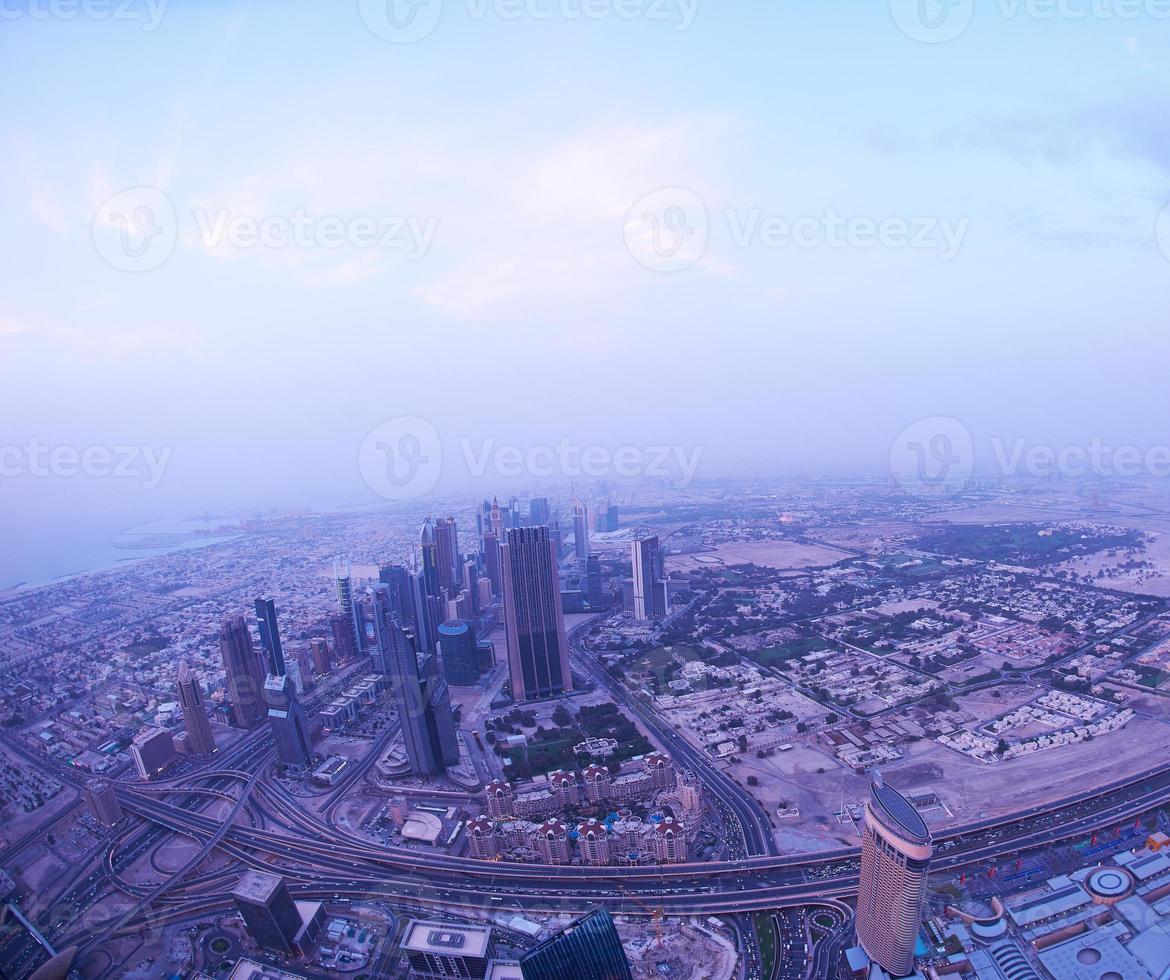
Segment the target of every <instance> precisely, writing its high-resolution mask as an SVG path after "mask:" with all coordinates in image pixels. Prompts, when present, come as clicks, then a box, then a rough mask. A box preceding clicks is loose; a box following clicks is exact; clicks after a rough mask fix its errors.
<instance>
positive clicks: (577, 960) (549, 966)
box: [520, 908, 634, 980]
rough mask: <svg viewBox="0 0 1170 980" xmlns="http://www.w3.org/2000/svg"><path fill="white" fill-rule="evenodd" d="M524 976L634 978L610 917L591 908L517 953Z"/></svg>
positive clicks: (546, 979) (536, 979)
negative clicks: (578, 917)
mask: <svg viewBox="0 0 1170 980" xmlns="http://www.w3.org/2000/svg"><path fill="white" fill-rule="evenodd" d="M520 972H521V973H522V974H523V976H524V980H633V976H634V975H633V973H632V972H631V970H630V961H629V960H628V959H627V958H626V951H625V950H624V949H622V941H621V938H620V937H619V936H618V934H617V929H616V928H615V926H614V924H613V919H612V918H610V915H609V913H608V912H607V911H606V910H605V909H601V908H599V909H594V910H593V911H592V912H590V913H589V914H588V915H584V916H582V917H581V918H580V919H577V921H576V922H572V923H570V924H569V925H567V926H565V928H564V929H562V930H561V931H560V932H558V933H557V934H556V935H555V936H551V937H550V938H548V939H546V940H545V941H544V942H542V943H540V944H539V945H537V946H534V947H533V948H532V949H530V950H529V951H528V952H527V953H525V954H524V955H523V956H521V957H520Z"/></svg>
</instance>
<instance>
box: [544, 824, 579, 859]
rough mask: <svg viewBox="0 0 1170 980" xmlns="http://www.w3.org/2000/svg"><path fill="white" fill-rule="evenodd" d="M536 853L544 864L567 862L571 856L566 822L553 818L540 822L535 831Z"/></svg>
mask: <svg viewBox="0 0 1170 980" xmlns="http://www.w3.org/2000/svg"><path fill="white" fill-rule="evenodd" d="M536 853H537V854H539V855H540V858H541V860H542V861H543V862H544V863H545V864H568V863H569V859H570V858H571V857H572V844H571V843H570V841H569V826H568V824H566V823H565V822H564V821H561V820H557V819H555V818H553V819H551V820H546V821H545V822H544V823H542V824H541V825H540V829H539V830H537V831H536Z"/></svg>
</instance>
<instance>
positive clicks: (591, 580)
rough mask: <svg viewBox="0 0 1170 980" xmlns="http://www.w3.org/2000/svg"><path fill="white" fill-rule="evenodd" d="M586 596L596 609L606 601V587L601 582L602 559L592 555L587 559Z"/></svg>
mask: <svg viewBox="0 0 1170 980" xmlns="http://www.w3.org/2000/svg"><path fill="white" fill-rule="evenodd" d="M585 598H586V599H588V600H589V605H591V606H593V607H594V608H595V609H596V608H597V607H598V606H600V605H602V604H603V603H604V602H605V587H604V586H603V585H602V582H601V559H600V558H598V557H597V555H590V556H589V557H588V558H586V559H585Z"/></svg>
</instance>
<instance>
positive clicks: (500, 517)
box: [489, 497, 504, 541]
mask: <svg viewBox="0 0 1170 980" xmlns="http://www.w3.org/2000/svg"><path fill="white" fill-rule="evenodd" d="M489 518H490V521H489V526H490V527H491V532H492V534H494V535H495V536H496V540H497V541H503V540H504V514H503V512H502V511H501V510H500V502H499V500H497V499H496V498H495V497H492V509H491V514H490V515H489Z"/></svg>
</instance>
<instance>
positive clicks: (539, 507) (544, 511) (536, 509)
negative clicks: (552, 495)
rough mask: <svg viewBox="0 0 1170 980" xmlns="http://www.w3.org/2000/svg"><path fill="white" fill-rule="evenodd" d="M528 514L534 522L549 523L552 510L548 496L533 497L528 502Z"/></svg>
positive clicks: (538, 523)
mask: <svg viewBox="0 0 1170 980" xmlns="http://www.w3.org/2000/svg"><path fill="white" fill-rule="evenodd" d="M528 516H529V518H530V520H531V521H532V523H533V524H537V525H540V524H545V525H547V524H548V521H549V518H550V517H551V516H552V511H551V510H549V506H548V497H533V498H532V499H531V500H530V501H529V502H528Z"/></svg>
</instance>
